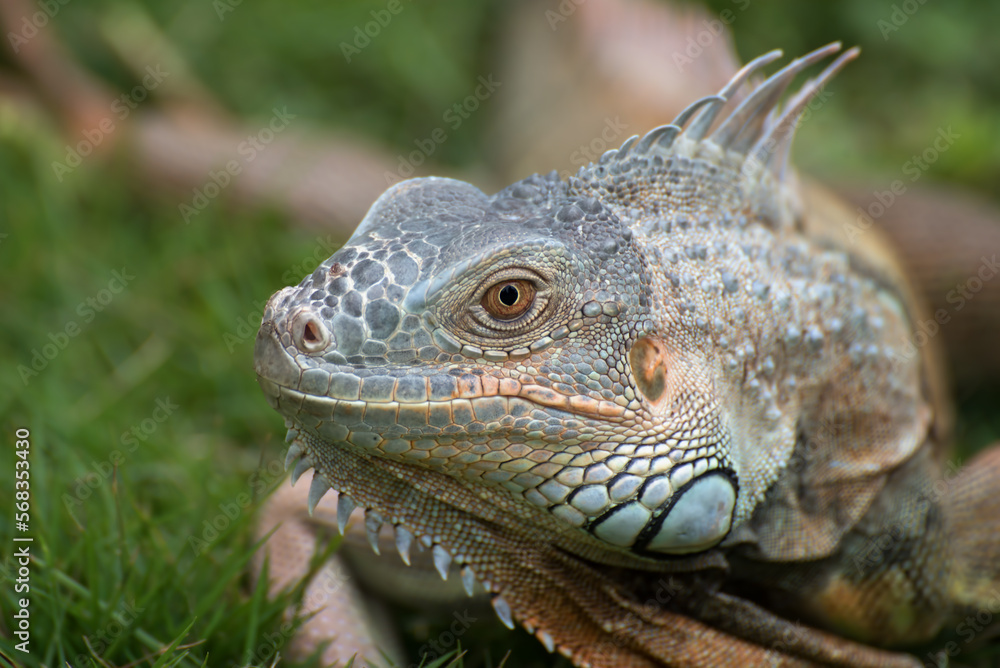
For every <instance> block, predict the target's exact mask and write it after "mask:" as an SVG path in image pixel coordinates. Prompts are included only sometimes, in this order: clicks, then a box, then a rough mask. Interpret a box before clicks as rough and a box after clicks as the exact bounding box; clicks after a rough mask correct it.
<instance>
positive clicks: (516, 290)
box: [479, 279, 535, 320]
mask: <svg viewBox="0 0 1000 668" xmlns="http://www.w3.org/2000/svg"><path fill="white" fill-rule="evenodd" d="M534 301H535V286H534V284H533V283H532V282H531V281H526V280H523V279H517V280H513V281H503V282H502V283H497V284H496V285H494V286H493V287H491V288H490V289H489V290H487V291H486V294H484V295H483V299H482V301H480V302H479V303H480V304H481V305H482V307H483V308H484V309H486V312H487V313H489V314H490V315H491V316H493V317H494V318H496V319H497V320H513V319H515V318H518V317H520V316H522V315H524V314H525V313H526V312H527V311H528V309H530V308H531V305H532V304H533V303H534Z"/></svg>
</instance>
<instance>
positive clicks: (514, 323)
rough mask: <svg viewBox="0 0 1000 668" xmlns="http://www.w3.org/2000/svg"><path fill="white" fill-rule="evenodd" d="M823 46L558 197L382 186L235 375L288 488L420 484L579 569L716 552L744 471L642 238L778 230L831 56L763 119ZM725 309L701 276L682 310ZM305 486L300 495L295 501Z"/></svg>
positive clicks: (692, 323)
mask: <svg viewBox="0 0 1000 668" xmlns="http://www.w3.org/2000/svg"><path fill="white" fill-rule="evenodd" d="M838 48H839V46H838V45H833V46H831V47H827V48H826V49H821V50H819V51H817V52H815V53H813V54H810V56H807V57H805V58H803V59H800V60H797V61H795V62H793V63H792V64H791V65H789V66H788V67H787V68H785V69H784V70H782V71H781V72H779V73H777V74H775V75H774V76H772V77H771V78H770V79H768V80H767V81H765V82H764V83H763V84H761V85H760V86H758V87H757V88H756V89H755V90H754V92H753V93H752V94H751V95H749V96H748V97H747V98H746V100H745V101H744V102H743V104H742V105H741V106H739V107H738V108H737V109H736V110H735V111H733V112H732V114H731V115H729V116H728V117H727V118H725V119H724V120H723V121H722V122H721V123H720V124H719V125H718V127H717V128H716V129H715V130H714V131H713V132H712V134H708V131H709V129H710V127H711V126H712V125H713V121H714V119H715V116H716V114H717V113H718V111H719V110H720V108H721V107H722V106H723V105H724V104H725V102H726V101H727V99H728V98H729V97H731V96H732V95H733V94H734V93H735V92H736V90H737V88H738V87H739V86H740V85H741V84H742V82H743V81H744V80H745V79H746V78H747V77H748V76H749V75H750V74H752V73H753V72H754V71H756V70H757V69H758V68H760V67H761V66H763V65H765V64H767V63H769V62H771V61H772V60H774V59H775V58H777V57H778V56H779V55H780V53H778V52H775V53H772V54H768V55H767V56H763V57H761V58H759V59H758V60H756V61H754V62H753V63H751V64H750V65H748V66H747V67H746V68H744V70H742V71H741V72H740V73H739V74H738V75H737V77H736V78H734V80H733V82H731V83H730V85H729V86H727V87H726V88H725V89H724V90H723V91H721V92H720V94H719V95H718V96H714V97H711V98H705V99H704V100H700V101H699V102H698V103H696V104H695V105H693V106H692V107H691V108H690V109H689V110H688V111H686V112H685V113H684V114H682V115H681V116H680V117H679V118H678V119H676V120H675V121H674V123H672V124H671V125H668V126H664V127H662V128H657V129H656V130H653V131H652V132H650V133H649V134H648V135H646V136H645V137H644V138H642V139H641V140H639V139H638V138H632V139H630V140H629V141H627V142H626V143H625V145H623V146H622V148H621V149H619V150H618V151H611V152H609V153H608V154H607V155H605V156H604V157H603V158H602V159H601V160H600V162H599V163H597V164H593V165H590V166H588V167H585V168H584V169H582V170H581V171H580V173H579V174H578V175H577V176H576V177H573V178H571V179H569V180H568V181H565V182H564V181H561V180H559V178H558V176H557V175H556V174H555V173H554V172H553V173H552V174H550V175H548V176H545V177H539V176H533V177H530V178H528V179H525V180H524V181H521V182H519V183H516V184H514V185H512V186H510V187H508V188H506V189H505V190H503V191H501V192H499V193H497V194H495V195H493V196H487V195H485V194H483V193H482V192H481V191H480V190H478V189H477V188H475V187H473V186H471V185H468V184H466V183H462V182H459V181H454V180H451V179H443V178H421V179H413V180H409V181H404V182H402V183H400V184H398V185H396V186H394V187H393V188H391V189H389V190H388V191H387V192H386V193H385V194H383V195H382V196H381V197H380V198H379V200H378V201H377V202H376V203H375V204H374V206H373V207H372V209H371V210H370V211H369V213H368V215H367V216H366V217H365V219H364V220H363V221H362V223H361V225H360V226H359V227H358V229H357V231H356V232H355V233H354V235H353V236H352V237H351V239H350V240H349V241H348V242H347V244H346V245H345V246H344V247H343V248H342V249H341V250H339V251H338V252H337V253H335V254H334V255H333V256H332V257H331V258H329V259H328V260H327V261H326V262H324V263H323V264H321V265H320V266H319V267H318V268H317V269H316V271H314V272H313V273H312V274H311V275H310V276H307V277H306V278H305V279H304V280H303V281H302V282H301V283H300V284H299V285H298V286H296V287H289V288H285V289H283V290H281V291H279V292H278V293H277V294H275V295H274V296H273V297H272V298H271V300H270V302H269V303H268V306H267V309H266V311H265V314H264V318H263V325H262V327H261V330H260V333H259V335H258V338H257V345H256V351H255V363H256V370H257V375H258V378H259V381H260V384H261V386H262V388H263V389H264V391H265V393H266V394H267V396H268V398H269V400H270V401H271V403H272V405H274V407H275V408H276V409H277V410H278V411H279V412H281V413H282V414H283V415H284V416H285V417H286V418H287V420H288V421H289V426H290V427H291V428H292V437H293V438H295V439H297V440H296V443H295V445H294V446H293V448H292V450H291V451H290V453H291V454H290V461H293V462H294V461H297V460H298V461H299V466H298V467H297V470H296V474H295V475H296V476H297V475H298V474H299V473H300V472H301V469H304V468H307V467H309V466H316V468H317V470H318V472H319V474H320V475H322V476H325V480H330V481H332V480H333V479H334V477H335V475H334V474H333V473H332V472H329V471H330V469H329V467H330V466H332V464H329V463H327V464H325V465H323V464H322V462H323V461H325V460H327V459H328V455H329V453H331V452H334V451H338V452H340V451H342V452H344V453H350V454H351V456H353V457H356V458H361V459H363V460H365V461H368V462H372V465H373V466H379V465H381V464H379V463H380V462H381V463H382V464H385V463H386V462H391V463H392V466H393V467H395V468H394V469H393V470H395V471H397V472H398V471H401V470H404V469H405V470H406V471H408V472H410V473H414V474H415V475H416V478H419V474H418V473H416V472H420V471H424V472H426V473H427V475H428V476H430V477H432V478H433V479H434V480H436V481H439V484H437V486H436V487H435V488H434V489H435V490H436V491H435V492H434V493H435V494H436V495H437V497H438V498H439V499H440V500H442V502H445V501H447V500H448V499H449V498H452V497H450V496H449V495H450V494H452V495H454V494H458V493H459V490H461V493H463V494H465V493H471V494H473V495H478V498H480V499H485V500H488V501H495V502H496V503H497V504H499V507H503V508H513V509H514V510H513V511H511V512H512V513H513V514H516V515H517V516H518V521H520V522H524V523H527V524H529V525H534V526H537V527H540V528H545V529H546V530H551V528H552V527H559V528H563V529H565V531H564V532H561V533H560V534H559V535H560V540H563V541H565V542H567V544H569V545H570V546H573V545H578V546H586V554H587V555H588V556H591V557H596V558H602V557H601V555H618V558H619V560H620V559H621V558H622V555H625V557H626V558H635V559H648V558H650V557H654V558H655V557H662V556H664V555H674V554H684V553H691V552H697V551H701V550H705V549H707V548H709V547H711V546H713V545H715V544H717V543H719V542H720V541H721V540H722V539H723V538H724V537H725V536H726V535H727V533H728V532H729V530H730V528H731V526H732V523H733V520H734V516H739V513H740V510H739V505H740V504H739V497H740V482H741V478H742V477H743V476H745V475H749V473H750V472H752V471H753V470H755V469H754V467H755V466H757V463H756V462H753V461H750V460H749V459H747V457H746V456H745V455H744V454H741V453H740V450H739V448H738V447H734V443H733V439H734V437H735V435H734V429H733V422H734V419H735V418H734V416H733V415H732V414H730V412H729V411H728V410H727V407H726V402H725V401H724V395H725V392H726V388H725V387H723V386H722V385H721V381H720V377H719V376H718V375H717V374H716V373H715V370H716V369H718V368H719V366H720V364H721V363H722V361H721V358H720V356H719V355H718V354H717V350H714V349H713V348H712V346H710V345H708V343H707V342H709V341H710V338H711V337H709V336H708V335H707V334H706V331H707V328H708V327H710V325H711V323H708V322H705V319H704V318H703V317H700V315H699V314H698V313H696V312H695V311H696V310H697V309H696V308H695V306H694V305H692V304H690V303H688V302H687V301H686V300H683V299H671V297H670V295H672V294H674V293H673V292H672V291H671V282H673V281H677V280H678V279H677V277H676V276H674V275H672V274H671V272H670V271H669V265H670V263H671V262H676V261H677V260H676V258H672V257H670V253H667V255H666V256H664V254H663V253H662V252H661V250H660V249H659V248H656V249H654V248H652V247H651V246H650V245H649V244H648V243H647V240H648V238H649V237H650V236H651V235H656V234H664V233H669V232H670V230H671V229H672V228H676V229H687V228H688V227H691V228H696V227H697V226H698V225H701V224H704V223H705V222H706V221H707V222H709V223H710V224H712V225H732V226H734V227H738V226H740V225H744V226H745V225H746V224H747V220H748V219H749V220H751V221H752V222H753V221H756V222H760V221H764V222H765V223H766V224H769V225H773V226H780V225H784V224H788V220H789V219H790V218H791V215H792V214H791V213H790V207H791V206H792V203H791V202H790V201H788V189H787V188H785V187H784V186H783V183H782V178H781V176H782V172H783V171H784V157H785V153H786V151H787V144H788V142H789V140H790V135H791V130H792V129H793V127H794V123H795V121H796V119H797V118H798V116H799V113H800V112H801V111H802V108H803V106H804V105H805V103H806V102H808V100H809V99H810V98H811V96H812V95H813V94H814V93H815V92H816V90H817V89H818V88H819V86H820V85H822V84H823V83H825V81H826V80H827V79H829V77H830V76H832V74H833V73H834V72H835V71H836V70H837V69H838V68H839V67H840V66H841V65H843V64H844V62H846V60H848V59H850V58H851V57H852V56H853V55H854V53H855V52H854V51H851V52H848V53H846V54H844V55H843V56H842V57H841V58H840V59H838V60H837V61H836V62H835V63H834V64H833V65H831V66H830V68H828V69H827V70H826V71H825V72H824V73H823V74H822V75H821V76H820V77H819V78H818V79H817V80H815V81H813V82H810V83H808V84H806V86H805V87H804V88H803V92H801V93H799V95H797V96H796V97H794V98H793V99H792V101H791V102H790V103H789V105H787V106H786V108H785V111H784V112H783V113H781V114H779V113H776V112H775V108H776V104H777V101H778V99H779V98H780V96H781V94H782V92H783V91H784V89H785V88H786V87H787V86H788V84H789V83H790V82H791V80H792V78H793V77H794V76H795V74H796V73H798V72H799V71H800V70H801V69H803V68H804V67H806V66H808V65H810V64H812V63H813V62H815V61H816V60H819V59H820V58H823V57H826V56H828V55H829V54H830V53H832V52H835V51H836V50H837V49H838ZM772 112H775V113H772ZM685 126H686V127H685ZM677 252H679V253H682V254H683V253H688V254H690V253H694V254H695V255H697V254H698V253H701V252H705V251H704V250H699V248H698V247H697V244H694V245H693V246H692V245H687V246H684V247H681V246H678V248H677ZM682 259H684V258H682ZM686 259H691V258H686ZM686 259H685V261H686ZM693 259H694V260H697V258H696V257H695V258H693ZM654 265H655V266H657V267H659V268H660V269H659V270H657V271H651V270H650V267H651V266H654ZM664 267H666V268H667V269H666V270H664V269H663V268H664ZM673 287H677V285H676V284H675V285H674V286H673ZM696 287H700V286H696ZM737 289H739V290H741V293H742V292H746V293H752V291H753V290H754V289H755V286H749V285H742V286H737V285H734V279H733V278H732V276H727V274H726V272H722V273H720V274H719V275H718V277H717V280H716V281H715V282H714V283H712V285H711V286H707V287H705V292H706V293H708V292H711V291H714V292H715V294H716V295H718V296H720V297H721V296H724V295H725V294H726V293H727V292H730V291H733V292H734V291H736V290H737ZM300 457H301V460H299V458H300ZM324 466H326V467H327V468H326V469H324ZM399 475H402V474H399ZM452 488H454V489H452ZM326 489H328V485H327V484H326V483H325V482H324V481H323V480H321V482H320V483H319V485H318V486H317V490H318V492H317V495H321V494H322V493H323V492H324V491H326ZM370 494H372V495H374V496H373V497H371V498H376V499H378V494H379V490H377V489H375V490H370ZM389 505H390V504H389V503H388V501H386V503H384V504H382V506H383V509H384V508H385V507H387V506H389ZM383 514H384V511H383ZM412 529H413V527H411V530H412ZM582 550H583V548H581V551H582ZM619 563H621V561H619ZM625 563H628V562H627V561H626V562H625Z"/></svg>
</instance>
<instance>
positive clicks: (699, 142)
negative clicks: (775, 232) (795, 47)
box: [570, 42, 860, 219]
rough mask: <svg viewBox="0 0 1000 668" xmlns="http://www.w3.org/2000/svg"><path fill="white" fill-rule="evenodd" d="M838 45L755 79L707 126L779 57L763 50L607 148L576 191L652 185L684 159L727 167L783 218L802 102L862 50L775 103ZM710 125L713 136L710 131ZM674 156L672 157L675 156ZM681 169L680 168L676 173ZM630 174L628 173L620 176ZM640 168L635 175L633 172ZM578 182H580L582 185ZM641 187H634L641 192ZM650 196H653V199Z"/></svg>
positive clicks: (757, 202)
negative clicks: (644, 129) (684, 104)
mask: <svg viewBox="0 0 1000 668" xmlns="http://www.w3.org/2000/svg"><path fill="white" fill-rule="evenodd" d="M840 49H841V45H840V43H839V42H834V43H833V44H828V45H827V46H824V47H822V48H820V49H817V50H815V51H813V52H812V53H809V54H807V55H805V56H803V57H801V58H797V59H796V60H793V61H792V62H791V63H789V64H788V65H787V66H785V67H784V68H783V69H781V70H779V71H778V72H776V73H774V74H772V75H771V76H770V77H769V78H767V79H766V80H764V81H763V82H761V83H759V84H757V85H756V86H755V87H754V88H753V89H752V90H751V91H750V93H749V94H748V95H747V96H746V98H745V99H744V100H743V101H742V103H740V104H739V105H738V106H737V107H736V108H735V109H733V110H732V111H731V112H730V113H729V115H728V116H726V117H724V118H723V119H722V120H721V121H720V122H719V123H718V125H717V126H716V127H715V129H714V130H712V127H713V125H714V124H715V121H716V118H717V117H718V116H719V113H720V112H721V111H722V110H723V108H724V107H725V106H726V104H727V103H728V102H729V100H730V99H731V98H732V97H733V95H734V94H735V93H736V92H737V91H738V90H739V88H740V86H742V85H743V84H744V83H745V82H746V81H747V80H748V79H749V78H750V77H751V76H753V75H754V74H756V73H758V72H759V71H760V70H761V69H762V68H763V67H764V66H766V65H768V64H770V63H772V62H774V61H775V60H777V59H778V58H780V57H781V55H782V52H781V51H780V50H774V51H771V52H770V53H766V54H764V55H763V56H760V57H759V58H756V59H755V60H753V61H751V62H750V63H748V64H747V65H746V66H744V67H743V68H742V69H741V70H740V71H739V72H737V73H736V75H735V76H733V78H732V79H731V80H730V81H729V83H727V84H726V86H725V87H723V88H722V90H720V91H719V92H718V93H717V94H716V95H711V96H709V97H704V98H701V99H699V100H697V101H696V102H694V103H693V104H691V105H690V106H689V107H688V108H687V109H685V110H684V111H682V112H681V113H680V114H679V115H678V116H677V118H675V119H674V120H673V121H672V122H671V123H670V124H669V125H662V126H660V127H658V128H654V129H653V130H651V131H649V132H648V133H647V134H646V135H645V136H644V137H642V138H641V139H640V138H639V136H638V135H636V136H633V137H630V138H629V139H628V140H626V141H625V143H624V144H622V146H621V148H618V149H612V150H610V151H608V152H606V153H605V154H604V155H602V156H601V158H600V159H599V160H598V162H597V163H596V164H592V165H588V166H586V167H584V168H582V169H581V170H580V172H579V173H578V174H577V178H578V179H580V181H576V182H575V183H574V179H571V181H570V184H571V186H575V187H574V189H583V190H591V189H593V188H594V187H597V188H599V189H600V190H603V191H604V192H605V193H607V194H615V193H616V192H617V194H619V196H620V195H621V194H622V193H621V187H620V184H621V183H622V182H623V181H624V182H628V181H630V180H631V181H634V180H635V179H636V177H637V176H638V177H640V178H639V181H640V183H642V182H651V181H654V180H655V172H657V171H663V170H664V169H665V168H666V167H668V166H670V165H671V164H672V166H673V169H674V170H676V169H677V168H678V166H679V165H681V164H688V165H690V164H693V163H688V162H687V160H691V161H696V162H701V163H702V166H701V168H699V170H700V169H709V170H713V171H714V170H716V169H717V168H721V169H723V170H725V169H727V168H728V170H732V171H731V172H730V173H734V174H735V175H737V177H736V178H737V179H738V182H737V183H733V184H732V185H734V186H736V185H740V186H742V187H743V190H744V193H745V194H746V195H749V196H752V199H753V201H751V202H750V204H752V205H754V208H757V209H758V210H759V211H761V213H764V214H765V215H767V217H769V218H774V217H777V218H779V219H782V218H786V215H784V214H787V213H788V211H787V208H788V207H786V206H783V203H784V202H783V201H781V200H784V199H785V198H787V196H788V195H789V193H783V192H779V191H781V190H784V189H783V188H781V184H782V182H783V181H785V180H786V167H787V162H788V154H789V150H790V147H791V143H792V138H793V136H794V134H795V129H796V127H797V125H798V122H799V120H800V118H801V116H802V113H803V112H804V111H805V109H806V106H807V105H808V104H809V102H810V101H812V100H813V98H814V97H815V96H816V94H817V93H818V92H820V91H821V90H822V88H823V86H825V85H826V84H827V83H828V82H829V81H830V79H831V78H833V76H834V75H835V74H836V73H837V72H838V71H839V70H840V69H841V68H842V67H843V66H844V65H845V64H847V63H848V62H849V61H851V60H853V59H854V58H855V57H856V56H857V55H858V53H859V52H860V50H859V49H858V48H857V47H855V48H852V49H850V50H848V51H846V52H844V53H843V54H841V55H840V57H838V58H837V59H836V60H834V61H833V62H832V63H831V64H830V65H829V66H828V67H827V68H826V69H825V70H823V71H822V72H821V73H820V75H819V76H817V77H815V78H813V79H810V80H809V81H807V82H806V83H805V84H804V85H803V86H802V88H801V89H800V90H799V91H798V92H797V93H795V94H794V95H792V96H791V97H790V98H789V99H788V101H787V102H786V103H785V104H784V105H781V104H780V102H781V97H782V95H783V94H784V92H785V91H786V89H787V88H788V86H789V85H790V84H791V83H792V81H793V80H794V79H795V77H796V76H797V75H798V74H799V73H800V72H802V71H803V70H805V69H806V68H807V67H810V66H811V65H814V64H815V63H817V62H819V61H821V60H823V59H825V58H827V57H829V56H831V55H833V54H835V53H837V52H839V51H840ZM710 130H711V133H710V132H709V131H710ZM674 158H676V159H677V160H673V159H674ZM682 171H683V170H682ZM625 172H628V173H629V178H628V179H622V178H621V177H622V175H623V174H624V173H625ZM637 172H638V173H637ZM581 181H582V182H581ZM650 185H652V184H650ZM643 189H644V188H643V187H642V186H640V191H641V190H643ZM632 190H633V192H632V194H631V196H630V197H629V198H628V199H632V198H634V197H635V196H636V195H637V194H638V195H639V196H642V197H643V198H644V199H645V200H646V202H645V203H646V205H647V206H650V205H652V206H653V208H658V207H657V204H658V203H657V202H655V201H654V202H650V201H649V197H648V196H649V195H650V193H649V192H645V193H643V192H639V193H636V192H635V189H634V188H633V189H632ZM653 199H654V200H655V199H656V198H655V197H654V198H653Z"/></svg>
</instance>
